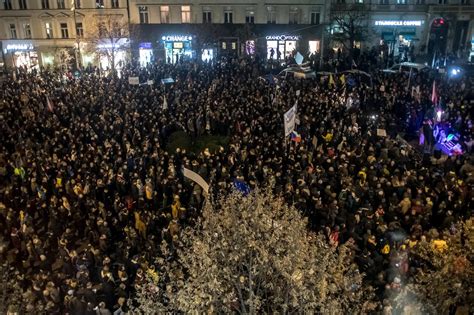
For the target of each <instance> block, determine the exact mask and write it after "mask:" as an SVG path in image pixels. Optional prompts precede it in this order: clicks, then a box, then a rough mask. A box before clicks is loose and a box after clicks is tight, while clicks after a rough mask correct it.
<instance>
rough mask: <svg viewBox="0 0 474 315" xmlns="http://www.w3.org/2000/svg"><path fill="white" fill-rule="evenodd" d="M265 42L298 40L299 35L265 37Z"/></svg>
mask: <svg viewBox="0 0 474 315" xmlns="http://www.w3.org/2000/svg"><path fill="white" fill-rule="evenodd" d="M265 38H266V40H281V41H285V40H300V39H301V36H300V35H270V36H266V37H265Z"/></svg>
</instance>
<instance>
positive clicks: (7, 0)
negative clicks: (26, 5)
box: [3, 0, 12, 10]
mask: <svg viewBox="0 0 474 315" xmlns="http://www.w3.org/2000/svg"><path fill="white" fill-rule="evenodd" d="M3 8H4V9H5V10H11V9H12V0H3Z"/></svg>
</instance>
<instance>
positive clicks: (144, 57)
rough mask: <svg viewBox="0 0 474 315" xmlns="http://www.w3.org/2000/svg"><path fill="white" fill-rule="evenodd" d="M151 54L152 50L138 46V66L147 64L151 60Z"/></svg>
mask: <svg viewBox="0 0 474 315" xmlns="http://www.w3.org/2000/svg"><path fill="white" fill-rule="evenodd" d="M152 56H153V50H151V49H144V48H140V50H139V58H140V60H139V61H140V66H142V67H145V66H146V65H147V64H149V63H150V62H151V58H152Z"/></svg>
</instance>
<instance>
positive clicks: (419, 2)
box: [416, 0, 425, 4]
mask: <svg viewBox="0 0 474 315" xmlns="http://www.w3.org/2000/svg"><path fill="white" fill-rule="evenodd" d="M416 4H425V0H416Z"/></svg>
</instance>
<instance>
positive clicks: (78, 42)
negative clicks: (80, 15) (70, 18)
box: [71, 0, 81, 69]
mask: <svg viewBox="0 0 474 315" xmlns="http://www.w3.org/2000/svg"><path fill="white" fill-rule="evenodd" d="M71 2H72V3H71V4H72V10H73V11H74V28H75V34H76V49H75V57H76V68H77V69H81V61H80V59H81V47H80V36H79V34H78V31H77V17H76V0H72V1H71Z"/></svg>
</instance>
